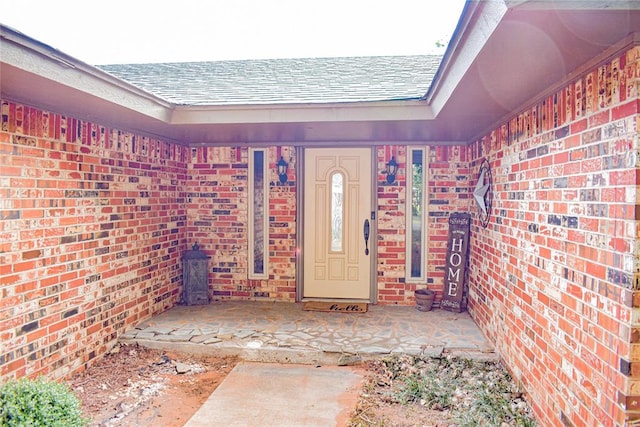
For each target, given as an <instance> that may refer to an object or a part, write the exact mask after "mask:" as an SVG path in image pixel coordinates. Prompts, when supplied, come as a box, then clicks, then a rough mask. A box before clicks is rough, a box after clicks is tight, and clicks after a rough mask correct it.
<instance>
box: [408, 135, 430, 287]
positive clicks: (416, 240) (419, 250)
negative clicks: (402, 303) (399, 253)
mask: <svg viewBox="0 0 640 427" xmlns="http://www.w3.org/2000/svg"><path fill="white" fill-rule="evenodd" d="M426 154H427V150H426V148H417V147H409V148H408V149H407V159H408V160H409V161H410V162H408V163H409V164H408V165H407V166H408V168H407V169H408V170H407V172H408V173H407V197H408V200H407V222H406V226H407V243H406V245H407V254H406V259H407V263H406V270H407V280H408V281H424V280H425V279H426V274H425V269H426V256H425V255H426V240H427V239H426V226H425V225H426V218H425V213H426V211H427V209H426V206H425V204H426V203H425V202H426V193H425V192H426V187H427V180H426V158H427V156H426Z"/></svg>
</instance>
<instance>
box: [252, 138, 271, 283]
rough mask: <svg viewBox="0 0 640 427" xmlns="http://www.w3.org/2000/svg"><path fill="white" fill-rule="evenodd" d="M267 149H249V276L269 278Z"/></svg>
mask: <svg viewBox="0 0 640 427" xmlns="http://www.w3.org/2000/svg"><path fill="white" fill-rule="evenodd" d="M267 170H268V169H267V151H266V149H264V148H252V149H250V150H249V189H248V190H249V278H250V279H266V278H268V268H267V254H268V253H269V235H268V234H269V213H268V212H267V210H268V207H269V180H268V179H267V176H266V174H267Z"/></svg>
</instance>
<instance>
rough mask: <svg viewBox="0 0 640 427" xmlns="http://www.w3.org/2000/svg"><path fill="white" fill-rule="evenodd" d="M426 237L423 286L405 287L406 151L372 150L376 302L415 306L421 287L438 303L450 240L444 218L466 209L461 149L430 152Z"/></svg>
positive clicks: (464, 155) (466, 184)
mask: <svg viewBox="0 0 640 427" xmlns="http://www.w3.org/2000/svg"><path fill="white" fill-rule="evenodd" d="M392 156H393V157H394V158H395V159H396V161H397V162H398V164H399V169H398V175H397V177H396V180H395V181H394V182H393V183H391V184H389V183H387V181H386V176H385V175H384V174H382V173H381V172H382V171H384V170H385V167H386V163H387V162H388V161H389V159H390V158H391V157H392ZM427 160H428V161H427V174H428V177H427V183H428V184H427V185H428V190H427V197H428V215H427V225H426V231H427V233H428V244H427V250H426V253H424V254H423V256H425V257H426V258H427V267H426V268H427V270H426V278H427V280H426V281H425V282H423V283H406V281H405V277H406V274H407V272H406V268H405V260H406V233H405V227H406V225H405V215H406V209H407V195H406V194H407V190H406V185H407V181H406V175H405V174H406V168H407V159H406V147H405V146H380V147H378V149H377V170H378V171H379V174H378V179H377V197H378V248H377V249H378V268H377V273H378V278H377V286H378V302H379V303H380V304H387V305H388V304H397V305H414V304H415V300H414V292H415V290H416V289H418V288H424V287H425V285H426V286H427V287H428V288H429V289H432V290H434V291H435V292H436V298H435V306H436V307H437V306H438V304H439V301H440V300H441V299H442V292H443V288H444V269H445V262H446V260H445V257H446V252H447V239H448V235H449V224H448V218H449V214H450V213H452V212H466V211H467V210H468V204H469V193H468V187H469V170H468V160H467V151H466V149H465V147H461V146H440V147H436V146H433V147H429V151H428V159H427Z"/></svg>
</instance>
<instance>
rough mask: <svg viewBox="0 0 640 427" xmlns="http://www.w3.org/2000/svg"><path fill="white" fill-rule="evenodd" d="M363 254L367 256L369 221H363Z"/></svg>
mask: <svg viewBox="0 0 640 427" xmlns="http://www.w3.org/2000/svg"><path fill="white" fill-rule="evenodd" d="M364 254H365V255H369V220H368V219H365V220H364Z"/></svg>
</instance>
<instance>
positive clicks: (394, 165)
mask: <svg viewBox="0 0 640 427" xmlns="http://www.w3.org/2000/svg"><path fill="white" fill-rule="evenodd" d="M385 173H386V174H387V183H389V184H393V181H395V180H396V174H397V173H398V162H396V158H395V157H393V156H391V160H389V162H387V169H386V170H385Z"/></svg>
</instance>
